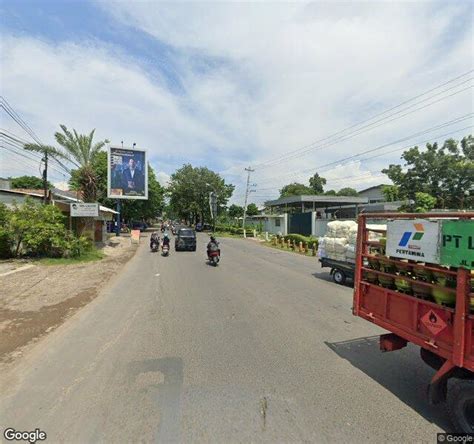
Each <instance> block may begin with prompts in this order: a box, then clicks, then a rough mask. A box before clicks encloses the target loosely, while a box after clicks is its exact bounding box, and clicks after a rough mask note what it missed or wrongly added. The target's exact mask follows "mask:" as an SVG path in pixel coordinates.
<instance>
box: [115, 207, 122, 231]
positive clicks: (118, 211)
mask: <svg viewBox="0 0 474 444" xmlns="http://www.w3.org/2000/svg"><path fill="white" fill-rule="evenodd" d="M120 225H121V219H120V199H117V223H116V226H115V236H120V228H121V226H120Z"/></svg>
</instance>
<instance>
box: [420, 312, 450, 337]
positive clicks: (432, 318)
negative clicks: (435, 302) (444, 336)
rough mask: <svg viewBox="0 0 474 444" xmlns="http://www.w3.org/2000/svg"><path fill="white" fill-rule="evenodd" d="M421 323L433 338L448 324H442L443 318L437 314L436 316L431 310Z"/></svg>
mask: <svg viewBox="0 0 474 444" xmlns="http://www.w3.org/2000/svg"><path fill="white" fill-rule="evenodd" d="M421 322H423V324H424V325H425V327H426V328H427V329H428V330H429V331H430V332H431V333H433V334H434V335H435V336H436V335H437V334H438V333H440V332H441V331H442V330H444V329H445V328H446V327H447V325H448V324H446V322H444V320H443V318H441V316H440V315H439V314H436V313H435V312H434V311H433V310H430V311H429V312H428V313H426V314H425V315H424V316H423V317H422V318H421Z"/></svg>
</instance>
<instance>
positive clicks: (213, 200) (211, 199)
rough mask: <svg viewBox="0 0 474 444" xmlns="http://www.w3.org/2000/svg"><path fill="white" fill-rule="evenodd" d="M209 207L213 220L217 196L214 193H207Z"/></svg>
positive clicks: (215, 214)
mask: <svg viewBox="0 0 474 444" xmlns="http://www.w3.org/2000/svg"><path fill="white" fill-rule="evenodd" d="M209 206H210V210H211V219H215V218H216V217H217V195H216V193H214V191H211V192H210V193H209Z"/></svg>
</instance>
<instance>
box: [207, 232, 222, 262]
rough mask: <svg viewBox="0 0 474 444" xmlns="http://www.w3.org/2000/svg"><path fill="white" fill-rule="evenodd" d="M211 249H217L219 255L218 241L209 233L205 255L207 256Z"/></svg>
mask: <svg viewBox="0 0 474 444" xmlns="http://www.w3.org/2000/svg"><path fill="white" fill-rule="evenodd" d="M213 250H214V251H215V250H219V255H220V249H219V242H217V239H216V238H215V237H214V236H213V235H211V238H210V240H209V243H208V244H207V257H209V253H210V252H211V251H213Z"/></svg>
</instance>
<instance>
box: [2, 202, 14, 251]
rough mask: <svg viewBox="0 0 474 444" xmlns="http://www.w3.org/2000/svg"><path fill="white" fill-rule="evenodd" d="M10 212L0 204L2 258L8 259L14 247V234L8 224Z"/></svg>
mask: <svg viewBox="0 0 474 444" xmlns="http://www.w3.org/2000/svg"><path fill="white" fill-rule="evenodd" d="M10 213H11V212H10V210H9V209H8V207H7V206H6V205H5V204H4V203H2V202H0V258H1V259H6V258H9V257H10V256H11V248H12V245H13V237H12V233H11V231H10V230H9V227H8V223H9V220H10Z"/></svg>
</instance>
